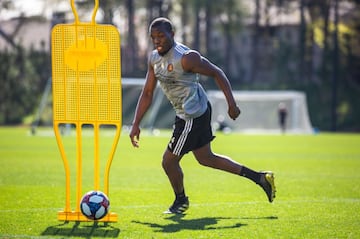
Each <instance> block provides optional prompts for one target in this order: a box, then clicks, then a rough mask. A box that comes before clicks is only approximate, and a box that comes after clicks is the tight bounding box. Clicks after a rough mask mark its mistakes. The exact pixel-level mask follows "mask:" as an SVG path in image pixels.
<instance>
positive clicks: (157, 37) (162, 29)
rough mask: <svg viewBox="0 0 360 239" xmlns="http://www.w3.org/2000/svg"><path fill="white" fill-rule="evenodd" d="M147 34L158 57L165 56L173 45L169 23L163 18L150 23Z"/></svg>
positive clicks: (171, 29)
mask: <svg viewBox="0 0 360 239" xmlns="http://www.w3.org/2000/svg"><path fill="white" fill-rule="evenodd" d="M149 34H150V37H151V39H152V42H153V44H154V47H155V49H156V50H157V51H158V53H159V54H160V55H165V54H166V53H167V52H168V51H169V50H170V49H171V47H172V46H173V45H174V29H173V25H172V23H171V21H170V20H169V19H167V18H164V17H159V18H156V19H155V20H154V21H152V22H151V24H150V27H149Z"/></svg>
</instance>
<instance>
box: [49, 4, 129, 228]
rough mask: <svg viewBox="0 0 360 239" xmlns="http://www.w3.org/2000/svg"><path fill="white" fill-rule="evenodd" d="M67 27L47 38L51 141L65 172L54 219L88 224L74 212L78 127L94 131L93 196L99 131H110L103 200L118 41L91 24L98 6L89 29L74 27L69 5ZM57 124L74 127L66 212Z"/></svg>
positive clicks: (116, 120)
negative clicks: (73, 162) (73, 158)
mask: <svg viewBox="0 0 360 239" xmlns="http://www.w3.org/2000/svg"><path fill="white" fill-rule="evenodd" d="M70 3H71V8H72V10H73V13H74V16H75V22H74V23H72V24H58V25H56V26H55V27H54V28H53V30H52V33H51V47H52V50H51V54H52V87H53V121H54V132H55V136H56V141H57V143H58V146H59V150H60V153H61V158H62V160H63V163H64V168H65V188H66V192H65V197H66V198H65V208H64V210H63V211H60V212H59V213H58V219H59V220H62V221H88V220H89V219H87V218H85V217H84V216H83V215H82V213H81V212H80V207H79V205H80V199H81V196H82V194H83V191H82V182H83V179H82V160H83V159H82V133H81V132H82V126H83V125H84V124H92V125H93V126H94V190H100V171H99V170H100V167H99V165H100V156H99V155H100V154H99V151H100V147H99V141H100V136H99V130H100V126H101V125H115V126H116V133H115V136H114V140H113V144H112V147H111V152H110V153H109V157H108V160H107V161H106V166H105V172H104V175H103V178H104V188H103V192H105V194H107V195H108V194H109V172H110V166H111V162H112V160H113V157H114V153H115V149H116V146H117V143H118V140H119V137H120V132H121V123H122V106H121V102H122V101H121V65H120V62H121V61H120V36H119V33H118V31H117V29H116V28H115V27H114V26H111V25H99V24H96V23H95V16H96V11H97V9H98V6H99V1H98V0H95V7H94V11H93V15H92V21H91V22H90V23H83V22H80V21H79V18H78V14H77V12H76V9H75V4H74V0H71V1H70ZM60 124H74V125H75V126H76V169H75V171H76V185H75V186H76V201H75V203H76V204H75V205H76V206H75V210H72V209H71V205H70V202H71V197H70V193H71V187H72V186H73V185H71V183H70V176H71V173H70V171H72V170H73V169H70V164H69V160H68V159H67V157H66V154H65V148H64V145H63V143H62V140H61V134H60V131H59V125H60ZM101 221H104V222H115V221H117V214H116V213H112V212H109V213H108V214H107V215H106V216H105V217H104V218H103V219H102V220H101Z"/></svg>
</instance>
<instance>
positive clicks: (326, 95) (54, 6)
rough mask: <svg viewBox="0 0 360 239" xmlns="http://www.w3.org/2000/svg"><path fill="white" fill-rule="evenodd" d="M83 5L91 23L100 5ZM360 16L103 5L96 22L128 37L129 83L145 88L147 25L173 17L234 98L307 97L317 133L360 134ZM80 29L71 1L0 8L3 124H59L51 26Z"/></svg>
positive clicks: (346, 6)
mask: <svg viewBox="0 0 360 239" xmlns="http://www.w3.org/2000/svg"><path fill="white" fill-rule="evenodd" d="M75 4H76V8H77V11H78V13H79V17H80V20H81V21H90V19H91V14H92V10H93V7H94V1H93V0H77V1H75ZM359 10H360V1H359V0H223V1H212V0H99V10H98V12H97V15H96V21H97V23H104V24H112V25H114V26H116V28H117V29H118V30H119V32H120V35H121V60H122V63H121V64H122V78H123V79H129V80H130V81H131V79H137V81H143V80H144V77H145V73H146V63H147V55H148V53H149V51H150V50H152V44H151V42H150V41H149V38H148V34H147V30H148V25H149V23H150V22H151V20H153V19H154V18H155V17H158V16H165V17H168V18H170V19H171V20H172V21H173V23H174V25H175V28H176V35H175V38H176V40H177V41H180V42H183V43H184V44H186V45H188V46H190V47H192V48H194V49H196V50H198V51H200V52H201V53H202V54H203V55H204V56H206V57H207V58H209V59H210V60H211V61H213V62H214V63H215V64H217V65H218V66H220V67H221V68H222V69H223V70H224V72H225V73H226V74H227V76H228V77H229V80H230V81H231V84H232V85H233V89H234V90H236V91H256V92H261V91H266V92H268V91H275V92H280V91H296V92H303V93H304V94H305V95H306V102H307V108H308V115H309V118H310V121H311V124H312V126H313V127H314V128H316V130H321V131H347V132H359V131H360V44H359V43H360V38H359V36H360V11H359ZM73 21H74V18H73V13H72V11H71V7H70V2H69V1H67V0H32V1H28V0H0V86H1V87H0V125H29V126H31V125H34V124H36V125H51V123H52V111H51V108H52V107H51V90H49V89H50V88H51V54H50V34H51V28H52V27H53V26H54V25H55V24H58V23H72V22H73ZM202 83H203V84H204V85H205V87H206V89H208V90H212V89H217V88H216V85H215V84H214V82H213V81H211V80H207V79H202ZM49 92H50V93H49ZM136 99H137V98H135V100H136ZM134 107H135V106H134V105H131V112H130V111H129V112H128V113H126V117H124V118H125V123H127V122H126V121H129V119H131V118H132V116H133V111H134ZM124 114H125V113H124ZM255 117H256V116H255ZM153 120H154V119H153Z"/></svg>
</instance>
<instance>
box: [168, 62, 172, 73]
mask: <svg viewBox="0 0 360 239" xmlns="http://www.w3.org/2000/svg"><path fill="white" fill-rule="evenodd" d="M167 70H168V72H172V71H173V70H174V66H173V64H171V63H170V64H169V65H168V66H167Z"/></svg>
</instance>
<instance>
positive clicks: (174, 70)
mask: <svg viewBox="0 0 360 239" xmlns="http://www.w3.org/2000/svg"><path fill="white" fill-rule="evenodd" d="M189 50H190V49H189V48H188V47H187V46H185V45H183V44H181V43H177V42H175V44H174V46H173V47H172V48H171V49H170V50H169V52H167V53H166V54H165V55H164V56H160V55H159V53H158V52H157V50H154V51H152V53H151V55H150V64H151V66H152V67H153V68H154V72H155V77H156V79H157V80H158V81H159V82H160V86H161V88H162V90H163V92H164V94H165V95H166V97H167V98H168V99H169V101H170V102H171V104H172V106H173V107H174V109H175V112H176V115H177V116H178V117H180V118H182V119H189V118H196V117H199V116H201V115H202V114H203V113H204V112H205V111H206V109H207V102H208V99H207V96H206V93H205V90H204V88H203V87H202V86H201V85H200V83H199V76H198V74H194V73H189V72H185V71H184V70H183V68H182V65H181V58H182V56H183V55H184V54H185V53H186V52H187V51H189Z"/></svg>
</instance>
